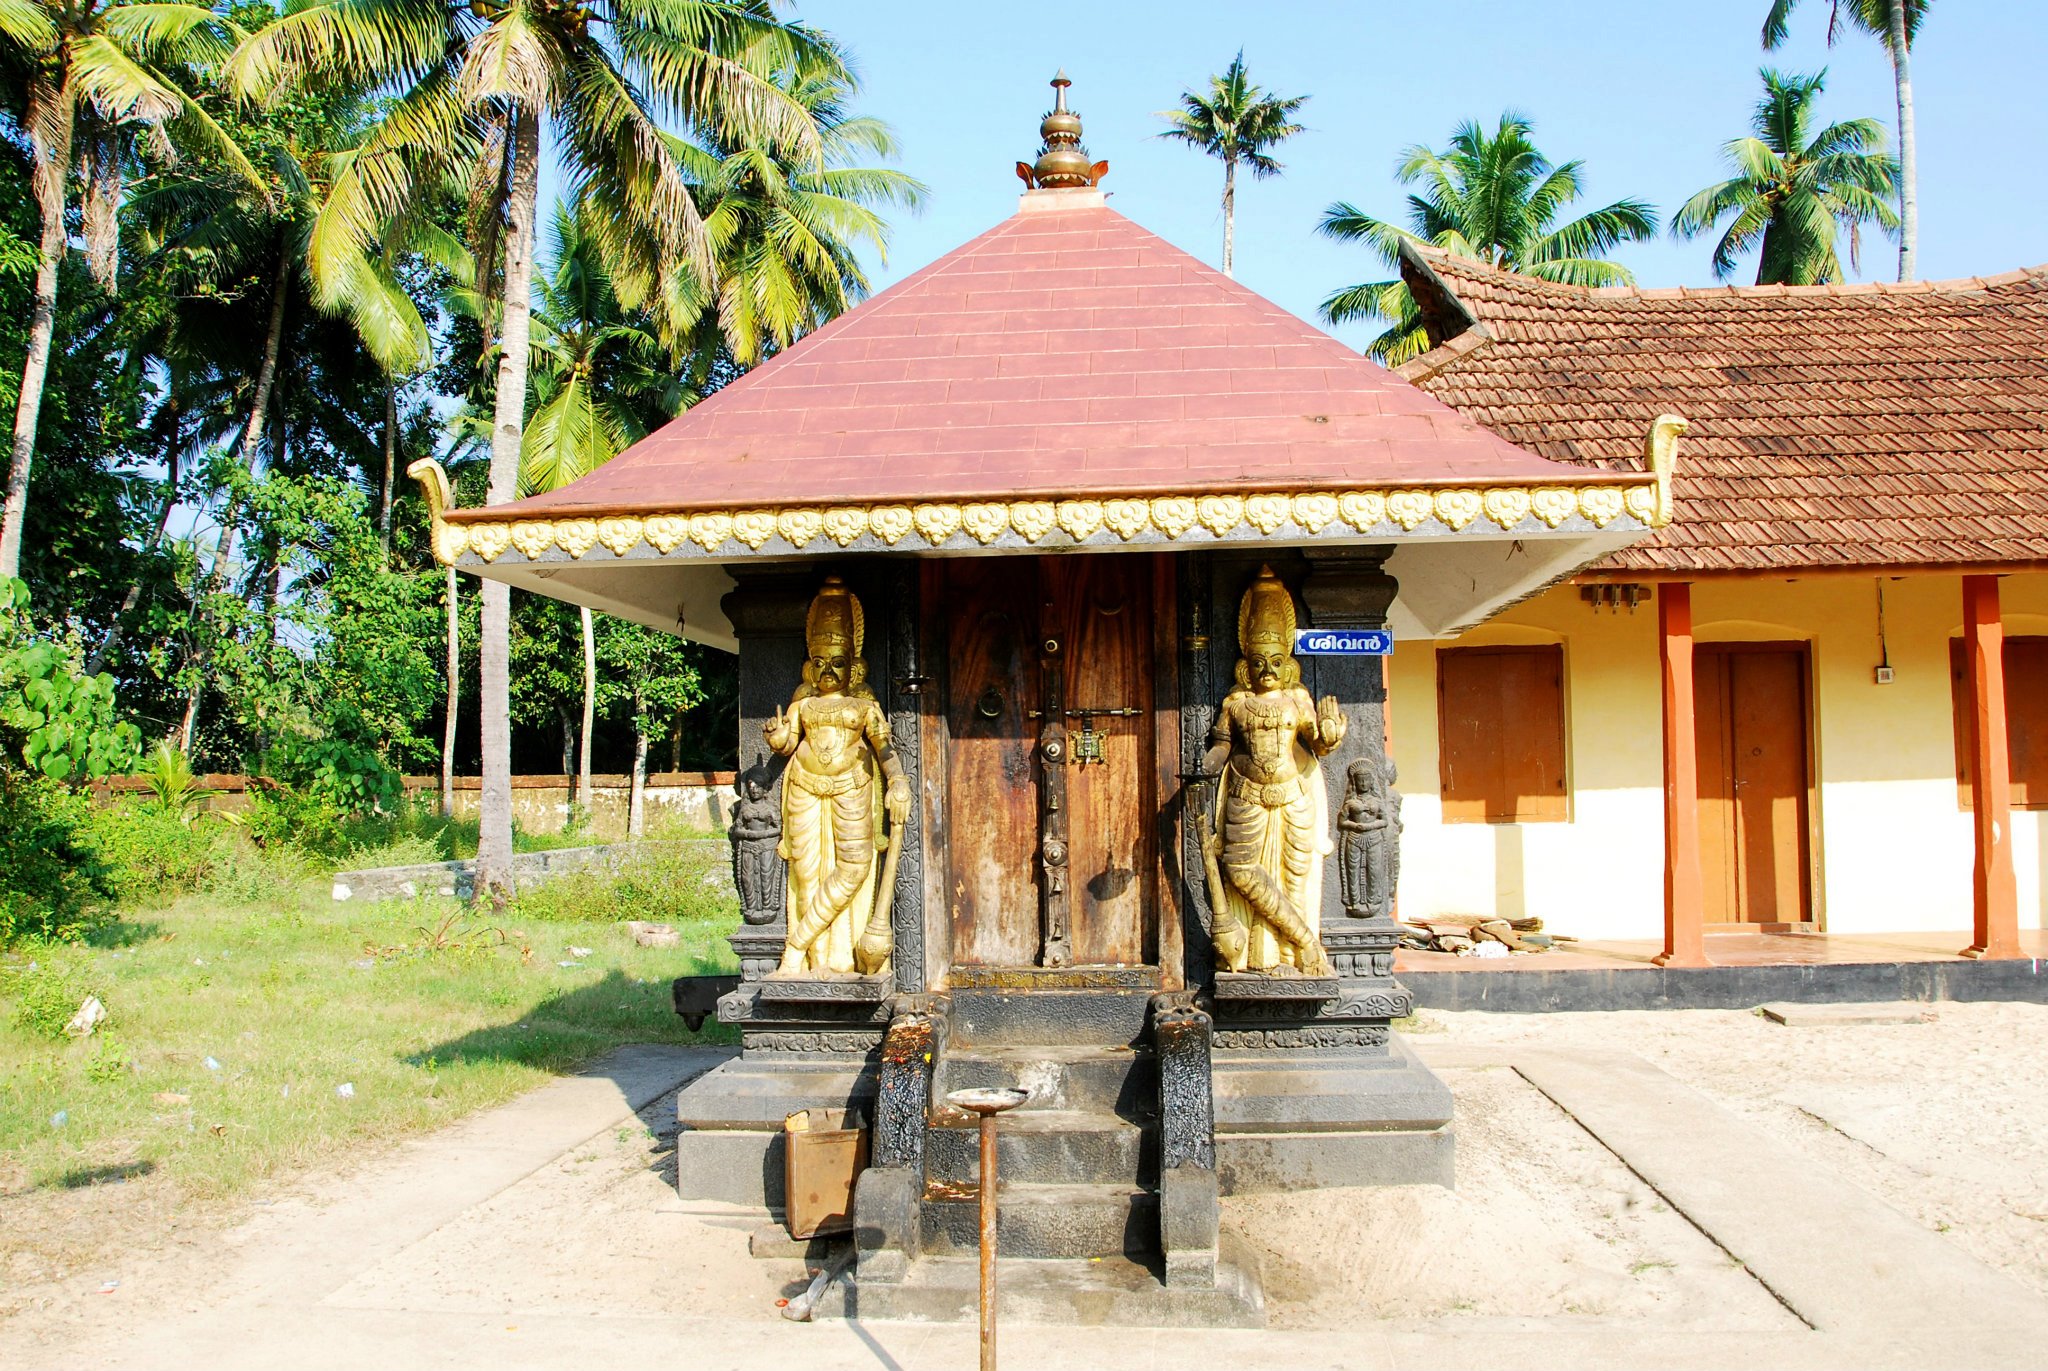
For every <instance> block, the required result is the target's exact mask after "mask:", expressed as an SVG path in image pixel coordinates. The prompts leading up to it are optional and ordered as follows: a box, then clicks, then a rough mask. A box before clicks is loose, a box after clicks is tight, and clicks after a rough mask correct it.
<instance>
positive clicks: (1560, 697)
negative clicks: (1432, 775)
mask: <svg viewBox="0 0 2048 1371" xmlns="http://www.w3.org/2000/svg"><path fill="white" fill-rule="evenodd" d="M1436 660H1437V747H1438V761H1439V764H1440V771H1439V774H1440V775H1441V776H1442V778H1443V782H1442V802H1443V813H1444V820H1445V822H1447V823H1562V822H1564V820H1565V819H1566V818H1567V817H1569V816H1568V815H1567V813H1566V804H1565V800H1566V793H1565V751H1564V649H1563V648H1562V647H1556V646H1548V647H1464V648H1446V649H1444V650H1442V651H1440V652H1438V653H1437V659H1436Z"/></svg>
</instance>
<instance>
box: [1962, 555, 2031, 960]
mask: <svg viewBox="0 0 2048 1371" xmlns="http://www.w3.org/2000/svg"><path fill="white" fill-rule="evenodd" d="M1963 673H1964V678H1965V680H1966V681H1967V683H1968V685H1969V688H1970V765H1971V769H1972V771H1973V772H1974V773H1975V777H1976V783H1975V784H1974V785H1973V786H1972V787H1971V788H1970V798H1971V809H1972V811H1973V815H1974V817H1975V820H1976V830H1977V861H1976V868H1975V871H1974V873H1973V876H1972V880H1971V890H1970V893H1971V897H1972V904H1973V906H1974V912H1975V918H1974V923H1975V928H1974V933H1975V937H1974V940H1973V941H1972V942H1971V944H1970V945H1969V946H1968V947H1966V948H1964V949H1963V955H1964V956H1965V957H2017V956H2019V955H2020V913H2019V891H2018V889H2017V887H2016V886H2015V884H2014V880H2013V870H2012V758H2011V754H2010V753H2009V752H2008V751H2007V743H2006V728H2005V625H2004V622H2003V621H2002V620H2001V619H2000V617H1999V612H1998V578H1997V577H1996V576H1965V577H1963Z"/></svg>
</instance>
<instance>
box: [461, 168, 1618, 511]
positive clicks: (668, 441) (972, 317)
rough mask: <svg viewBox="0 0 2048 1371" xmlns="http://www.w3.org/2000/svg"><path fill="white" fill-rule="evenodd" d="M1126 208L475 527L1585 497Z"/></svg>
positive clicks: (1075, 200)
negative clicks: (831, 507) (1476, 489)
mask: <svg viewBox="0 0 2048 1371" xmlns="http://www.w3.org/2000/svg"><path fill="white" fill-rule="evenodd" d="M1601 475H1602V473H1599V472H1589V471H1586V470H1584V469H1575V468H1573V467H1571V466H1569V465H1565V464H1562V463H1554V462H1551V461H1548V460H1546V459H1544V458H1541V457H1537V456H1535V455H1533V454H1531V453H1528V452H1525V451H1524V450H1522V449H1521V448H1518V447H1516V446H1514V445H1513V444H1512V443H1509V442H1508V441H1507V440H1505V439H1503V438H1500V437H1498V436H1496V435H1494V434H1492V433H1490V432H1488V431H1487V430H1485V429H1483V428H1481V427H1480V426H1479V425H1477V424H1475V423H1474V422H1473V421H1471V420H1470V419H1467V418H1465V417H1464V416H1462V415H1460V414H1458V413H1457V412H1456V411H1455V410H1453V409H1451V408H1450V407H1449V406H1448V405H1445V404H1443V403H1442V402H1440V401H1438V400H1435V399H1433V398H1431V397H1430V396H1429V395H1427V394H1425V393H1423V392H1422V391H1421V390H1419V389H1417V388H1416V387H1415V386H1413V385H1410V384H1409V383H1408V382H1406V381H1404V380H1401V379H1400V378H1398V377H1395V376H1393V375H1392V374H1390V373H1389V372H1387V371H1386V370H1385V369H1383V368H1382V367H1380V366H1379V365H1377V364H1376V363H1373V362H1371V361H1368V360H1366V359H1365V358H1363V357H1361V356H1359V355H1358V354H1357V353H1354V352H1352V351H1351V350H1350V349H1349V348H1347V347H1346V346H1344V345H1343V344H1342V343H1339V342H1338V341H1337V340H1336V339H1334V338H1331V337H1329V336H1328V335H1327V334H1324V333H1322V332H1320V331H1319V330H1317V329H1315V328H1313V327H1311V326H1310V325H1309V324H1307V323H1305V322H1304V321H1302V320H1301V319H1298V318H1296V317H1295V316H1294V315H1292V314H1289V313H1288V312H1287V311H1286V310H1284V309H1281V308H1280V307H1279V306H1278V305H1275V304H1273V303H1272V302H1271V301H1268V300H1266V299H1264V298H1262V297H1260V296H1258V295H1256V294H1254V293H1253V292H1252V291H1250V290H1247V289H1246V288H1245V287H1243V286H1241V285H1239V284H1237V283H1236V282H1234V281H1232V280H1230V279H1229V278H1227V277H1225V276H1223V275H1222V274H1221V273H1219V272H1217V271H1215V270H1213V269H1211V268H1210V267H1208V266H1205V265H1203V264H1202V263H1201V262H1199V261H1197V260H1196V259H1195V258H1193V257H1191V256H1189V255H1188V254H1187V253H1185V252H1182V251H1181V250H1180V249H1179V248H1176V247H1174V246H1172V245H1171V244H1169V243H1167V242H1166V241H1164V240H1163V239H1161V238H1159V237H1157V236H1155V235H1153V234H1151V233H1148V232H1146V231H1145V230H1144V229H1142V228H1140V227H1138V226H1137V225H1136V224H1134V223H1132V222H1131V221H1130V220H1129V219H1127V218H1125V217H1124V216H1123V215H1121V214H1119V213H1117V212H1116V211H1114V210H1112V209H1109V208H1108V207H1107V206H1106V205H1104V204H1102V202H1101V199H1100V196H1099V193H1097V192H1092V191H1080V192H1058V191H1053V192H1047V191H1039V192H1033V193H1032V194H1031V195H1030V196H1027V197H1026V200H1025V203H1024V208H1022V209H1021V210H1020V211H1019V213H1017V214H1016V215H1015V216H1013V217H1012V218H1010V219H1007V220H1005V221H1004V222H1002V223H1001V224H998V225H996V227H994V228H992V229H990V230H989V231H988V232H986V233H984V234H982V235H981V236H980V237H978V238H976V239H974V240H973V241H971V242H969V243H967V244H965V245H963V246H961V247H959V248H957V249H955V250H954V251H952V252H950V253H948V254H946V255H945V256H944V257H941V258H940V259H939V260H938V261H936V262H934V263H932V264H931V265H930V266H928V267H926V268H924V269H923V270H922V271H919V272H918V273H916V274H915V275H913V276H911V277H909V278H907V279H905V280H904V281H902V282H900V283H898V284H897V285H895V286H893V287H891V288H890V289H888V290H886V291H884V292H882V293H881V294H879V295H877V296H875V297H874V298H873V299H871V300H869V301H867V302H866V303H864V304H862V305H861V306H860V307H858V308H857V309H854V310H852V311H850V312H848V313H847V314H845V315H842V316H841V317H840V318H838V319H837V320H835V321H833V322H832V323H831V324H829V325H827V326H826V327H824V328H821V329H819V330H818V331H817V332H815V333H813V334H811V335H810V336H809V337H807V338H805V339H803V340H802V341H801V342H799V343H797V344H796V345H795V346H793V347H791V348H789V349H788V350H787V351H785V352H783V353H781V354H780V355H778V356H776V357H774V358H773V359H771V360H770V361H768V362H767V363H765V364H763V365H762V366H760V367H758V368H756V369H755V370H753V371H752V372H750V373H748V374H747V375H746V376H744V377H742V378H741V379H740V380H738V381H736V382H734V383H733V384H732V385H730V386H727V387H726V388H725V389H723V390H721V391H719V392H718V393H717V394H716V395H713V396H711V397H710V398H709V399H707V400H705V401H704V402H703V403H702V404H699V405H697V406H695V407H694V408H692V409H690V410H689V411H687V412H686V413H684V414H683V415H682V416H680V417H679V418H677V419H676V420H674V421H673V422H672V423H670V424H668V425H666V426H665V427H663V428H661V429H660V430H658V431H657V432H655V433H653V434H651V435H649V436H648V437H647V438H646V439H644V440H643V441H641V442H639V443H636V444H634V445H633V446H632V447H631V448H629V449H628V450H627V451H625V452H624V453H621V454H620V455H619V456H618V457H616V458H614V459H613V460H612V461H611V462H609V463H607V464H606V465H605V466H603V467H601V468H599V469H598V470H597V471H595V472H593V473H592V474H591V475H589V476H586V477H584V478H583V479H582V480H579V481H576V482H574V483H573V484H570V485H568V486H565V487H563V488H562V489H560V490H557V491H553V492H550V493H548V494H545V495H538V496H534V497H532V498H530V499H527V500H522V501H519V502H518V503H516V504H513V505H497V506H491V507H489V508H488V509H471V510H465V511H459V512H454V513H452V514H451V517H452V518H454V519H457V520H461V519H463V518H464V516H467V517H468V518H470V519H478V518H488V519H503V518H506V517H518V516H520V515H523V514H529V513H530V514H531V515H532V516H533V517H536V518H561V517H564V516H588V515H600V514H650V513H656V512H664V511H682V510H693V509H710V508H716V507H719V506H730V505H734V504H756V505H759V504H768V505H777V504H811V503H820V504H831V503H849V504H851V503H875V502H885V501H917V500H950V499H984V498H996V497H1010V498H1021V497H1041V496H1056V495H1068V494H1075V495H1118V494H1126V493H1129V494H1148V495H1149V494H1161V493H1174V492H1185V493H1200V492H1210V491H1214V492H1231V491H1247V490H1254V489H1263V490H1271V489H1275V488H1279V489H1318V488H1332V487H1338V486H1345V487H1358V486H1376V485H1381V484H1389V485H1391V484H1396V483H1398V484H1404V485H1412V484H1418V483H1420V484H1443V483H1455V484H1479V485H1484V484H1487V483H1504V482H1516V483H1522V482H1530V481H1542V482H1551V483H1558V484H1567V485H1569V484H1575V483H1578V482H1583V481H1585V480H1587V479H1589V478H1598V477H1600V476H1601Z"/></svg>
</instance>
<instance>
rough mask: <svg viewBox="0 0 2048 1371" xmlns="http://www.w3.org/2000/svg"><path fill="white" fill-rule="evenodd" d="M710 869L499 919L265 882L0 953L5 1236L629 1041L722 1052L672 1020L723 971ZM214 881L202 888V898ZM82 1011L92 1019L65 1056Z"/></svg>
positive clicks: (418, 1125)
mask: <svg viewBox="0 0 2048 1371" xmlns="http://www.w3.org/2000/svg"><path fill="white" fill-rule="evenodd" d="M713 868H714V863H713V861H712V859H710V858H708V857H705V856H694V857H685V856H679V855H668V856H664V857H662V858H660V859H657V860H655V861H653V862H651V863H650V864H649V865H648V866H647V867H646V868H644V869H636V868H635V867H629V868H628V871H627V872H624V873H621V875H620V877H619V878H617V879H616V880H615V881H612V882H611V883H610V891H609V894H607V892H606V878H603V877H592V878H588V880H587V881H585V883H584V885H583V886H581V887H579V889H578V891H577V892H576V893H575V894H574V895H573V896H572V895H571V894H570V893H569V892H562V893H560V894H552V893H549V892H552V891H553V890H554V887H552V886H551V887H543V889H542V891H540V892H535V893H534V894H533V895H530V896H528V897H527V898H525V899H522V900H521V901H520V902H519V904H517V905H516V906H514V907H513V908H512V909H510V910H508V911H507V912H506V913H505V915H504V916H503V917H501V918H496V919H491V918H480V917H477V916H475V915H473V914H471V913H470V912H469V911H467V910H465V909H464V908H463V907H461V906H459V905H457V904H456V903H455V902H453V901H450V900H441V899H423V900H416V901H412V902H403V903H402V902H389V903H384V904H371V905H362V904H355V903H347V904H336V903H334V902H333V901H331V900H329V899H328V898H327V897H326V893H325V891H324V889H323V888H322V887H320V886H317V885H313V884H309V883H306V882H303V881H301V882H298V883H295V884H294V883H287V884H283V885H280V884H279V883H278V872H277V871H276V869H275V868H274V867H267V868H264V869H263V871H262V872H261V876H262V879H263V880H265V881H266V882H267V883H268V888H267V889H265V890H262V891H260V892H258V891H248V892H238V893H246V895H247V896H248V898H234V897H232V896H229V895H223V894H221V893H210V894H201V895H191V896H187V897H185V898H183V899H181V900H179V901H177V902H175V903H172V904H170V905H168V906H166V907H164V908H161V909H156V910H151V911H149V912H148V913H147V915H146V917H145V916H142V915H140V914H138V913H135V912H129V913H127V914H124V916H122V917H120V918H118V919H115V920H113V921H110V922H108V923H106V924H104V925H102V926H100V927H99V928H98V929H97V930H96V931H95V932H94V933H93V934H92V935H91V936H90V938H89V940H88V941H87V942H84V943H82V944H72V945H52V944H42V945H36V946H31V947H26V948H22V949H17V950H16V951H15V952H13V953H9V954H6V956H5V957H4V958H0V1231H4V1230H6V1229H7V1228H9V1227H10V1226H11V1224H10V1222H9V1218H8V1212H7V1211H8V1209H9V1208H10V1207H12V1206H11V1204H10V1201H14V1200H19V1199H21V1198H22V1197H23V1196H25V1195H33V1194H35V1193H37V1192H48V1191H50V1190H54V1189H65V1188H73V1187H78V1186H87V1185H95V1184H102V1183H108V1182H119V1181H129V1180H137V1179H141V1178H145V1177H146V1178H148V1179H149V1181H150V1182H151V1183H152V1184H155V1183H158V1182H160V1181H169V1182H172V1183H174V1184H175V1185H176V1186H177V1187H178V1190H179V1193H182V1194H187V1195H192V1196H199V1197H213V1196H224V1195H229V1194H232V1193H234V1192H236V1191H237V1190H240V1189H241V1188H243V1187H245V1186H247V1185H248V1184H250V1183H251V1182H253V1181H256V1180H259V1179H261V1178H263V1177H265V1176H268V1175H271V1174H273V1173H276V1172H279V1171H284V1170H291V1169H296V1168H298V1167H301V1166H303V1165H306V1164H309V1163H311V1162H313V1161H315V1160H318V1159H321V1158H330V1157H333V1156H335V1155H337V1154H340V1153H342V1152H345V1151H346V1149H348V1148H349V1147H350V1146H351V1145H353V1144H360V1143H366V1142H374V1141H378V1140H383V1139H389V1138H395V1137H399V1136H403V1135H405V1134H409V1133H415V1132H418V1131H421V1130H425V1129H430V1128H434V1127H437V1126H439V1125H441V1124H444V1123H446V1122H448V1121H450V1120H452V1119H455V1118H457V1117H459V1116H461V1115H463V1114H465V1113H467V1112H469V1111H471V1110H475V1109H479V1108H482V1107H485V1106H488V1105H493V1104H497V1103H499V1102H501V1101H503V1100H506V1099H508V1098H510V1097H511V1096H513V1095H515V1094H518V1093H519V1092H520V1091H523V1090H525V1089H528V1088H530V1087H532V1086H534V1085H538V1084H540V1083H542V1082H543V1081H545V1080H546V1079H548V1078H549V1077H551V1076H553V1075H556V1074H559V1073H561V1072H564V1071H567V1070H570V1069H572V1068H574V1067H576V1066H578V1065H579V1064H581V1063H583V1062H585V1061H587V1060H589V1059H590V1058H592V1057H595V1056H597V1055H599V1054H600V1053H602V1052H604V1051H606V1050H608V1049H610V1048H612V1047H614V1046H617V1045H619V1044H621V1043H627V1042H693V1041H702V1040H713V1041H720V1040H730V1030H728V1029H723V1028H719V1027H716V1026H711V1025H707V1026H706V1028H705V1030H704V1032H703V1034H701V1035H699V1034H693V1033H691V1032H689V1030H687V1029H686V1028H684V1026H683V1024H682V1021H681V1020H680V1019H678V1018H677V1017H676V1015H675V1013H674V1012H673V1009H672V1008H671V1005H670V1001H669V981H670V980H671V979H672V978H673V977H675V976H678V975H686V974H700V973H716V972H723V971H730V970H732V969H734V963H733V960H732V957H731V953H730V951H729V949H728V948H727V947H726V945H725V943H724V935H726V934H727V933H729V932H731V930H732V929H733V927H734V926H736V925H737V923H738V913H737V908H736V906H735V903H734V901H733V899H732V896H731V894H730V893H729V891H726V890H724V889H722V888H721V887H722V882H720V881H719V880H718V879H717V873H716V871H715V870H714V869H713ZM256 875H257V873H256V872H254V871H252V873H251V878H252V879H254V878H255V877H256ZM571 879H574V880H579V881H583V880H584V878H580V877H579V878H571ZM228 884H229V883H228V882H226V881H224V880H222V879H221V878H220V877H218V876H216V877H214V878H213V889H214V891H215V892H219V891H220V890H221V889H222V888H223V887H224V886H227V885H228ZM558 884H560V883H558ZM678 891H682V892H685V893H686V894H687V896H688V898H687V900H683V899H680V898H678V897H677V895H676V892H678ZM543 894H546V895H547V898H538V897H539V896H541V895H543ZM656 902H662V907H661V908H659V909H658V910H657V909H655V908H654V907H653V906H654V905H655V903H656ZM600 908H603V909H605V910H606V911H607V912H606V913H605V914H604V916H603V918H602V919H601V920H600V919H599V918H598V915H597V911H598V910H599V909H600ZM635 917H657V918H660V919H662V920H664V921H666V922H670V923H673V924H675V925H677V926H678V928H679V929H680V930H681V931H682V934H683V945H682V946H681V947H680V948H669V949H649V948H642V947H639V946H638V945H636V944H635V943H634V942H633V940H632V938H631V936H630V935H629V934H628V933H627V932H626V931H625V929H624V928H622V927H620V926H619V925H618V923H617V922H615V921H617V920H621V919H627V918H635ZM571 948H582V949H587V950H588V955H587V956H582V957H578V956H575V955H573V954H572V953H571V951H570V949H571ZM563 963H571V964H570V965H563ZM88 992H90V993H94V994H97V995H98V996H99V997H100V998H101V1000H102V1001H103V1002H104V1003H105V1005H106V1007H107V1011H108V1016H109V1017H108V1020H107V1022H106V1023H105V1025H103V1026H102V1028H101V1031H100V1032H99V1033H98V1034H96V1035H95V1036H94V1037H92V1038H90V1039H86V1040H84V1041H72V1040H69V1039H66V1038H64V1037H62V1036H61V1029H62V1025H63V1022H64V1021H65V1020H66V1019H68V1018H69V1017H70V1016H71V1014H72V1013H73V1012H74V1011H75V1010H76V1009H77V1007H78V1001H79V999H81V998H83V995H84V994H85V993H88ZM53 1027H54V1030H55V1031H56V1035H55V1036H53ZM342 1087H347V1089H346V1090H343V1089H342Z"/></svg>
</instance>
